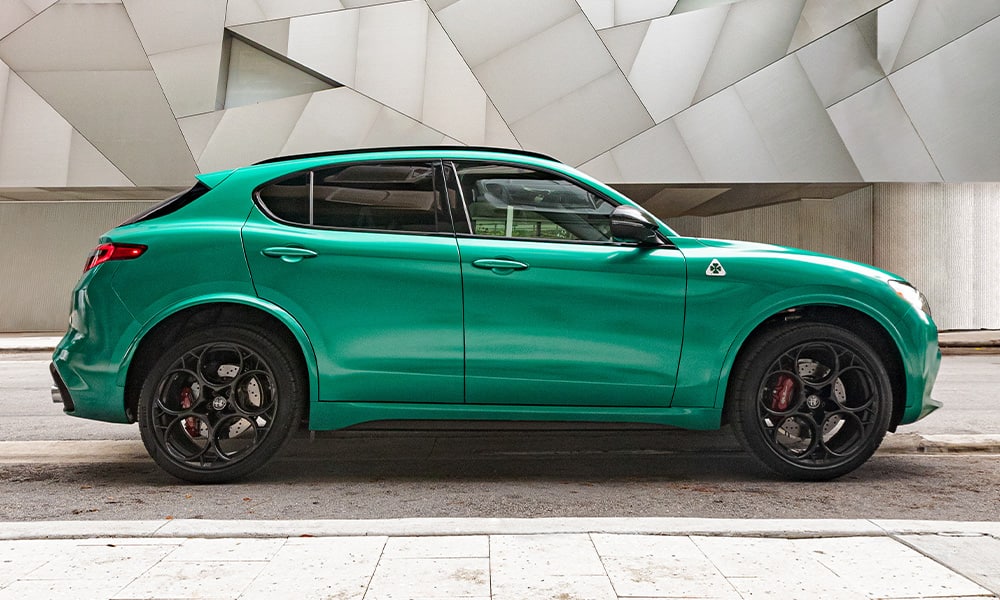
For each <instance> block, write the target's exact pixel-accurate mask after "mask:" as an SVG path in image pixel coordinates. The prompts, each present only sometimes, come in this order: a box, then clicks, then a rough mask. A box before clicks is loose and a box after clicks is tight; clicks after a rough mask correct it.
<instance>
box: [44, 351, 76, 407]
mask: <svg viewBox="0 0 1000 600" xmlns="http://www.w3.org/2000/svg"><path fill="white" fill-rule="evenodd" d="M49 373H51V374H52V381H53V382H54V384H55V385H53V386H52V402H54V403H56V404H62V405H63V410H64V411H66V412H68V413H71V412H73V411H74V410H76V406H75V405H74V404H73V396H71V395H70V393H69V389H67V387H66V382H64V381H63V379H62V377H60V376H59V371H57V370H56V365H55V363H49Z"/></svg>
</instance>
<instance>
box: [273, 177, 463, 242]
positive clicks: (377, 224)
mask: <svg viewBox="0 0 1000 600" xmlns="http://www.w3.org/2000/svg"><path fill="white" fill-rule="evenodd" d="M435 171H436V169H435V167H434V165H433V164H426V163H419V164H411V163H363V164H351V165H339V166H336V167H329V168H323V169H316V170H315V171H311V172H307V173H302V174H298V175H295V176H293V177H291V178H286V179H283V180H278V181H275V182H273V183H271V184H268V185H267V186H264V187H263V188H261V189H260V192H259V197H260V201H261V203H263V204H264V206H265V208H267V210H268V211H270V212H271V213H272V214H273V215H274V216H275V217H277V218H278V219H281V220H283V221H289V222H291V223H296V224H301V225H310V226H313V227H324V228H333V229H362V230H375V231H399V232H429V233H435V232H445V233H451V230H452V229H451V218H450V216H449V214H448V208H447V207H446V206H445V205H444V204H443V203H442V202H441V194H440V193H439V187H440V186H439V185H437V184H436V180H437V179H438V178H437V176H436V173H435Z"/></svg>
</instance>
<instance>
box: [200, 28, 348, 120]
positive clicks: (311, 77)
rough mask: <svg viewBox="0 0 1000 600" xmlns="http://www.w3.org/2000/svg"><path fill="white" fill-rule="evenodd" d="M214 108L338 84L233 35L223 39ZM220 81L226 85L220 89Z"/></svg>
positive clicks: (322, 88)
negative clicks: (217, 91) (216, 97)
mask: <svg viewBox="0 0 1000 600" xmlns="http://www.w3.org/2000/svg"><path fill="white" fill-rule="evenodd" d="M224 48H225V51H224V52H223V58H222V61H223V64H222V75H220V76H219V83H218V87H219V99H218V104H217V108H234V107H237V106H246V105H247V104H256V103H258V102H267V101H268V100H277V99H278V98H286V97H289V96H299V95H301V94H308V93H312V92H318V91H320V90H326V89H330V88H334V87H340V84H339V83H337V82H336V81H334V80H332V79H327V78H324V77H322V76H320V75H318V74H315V73H312V72H309V71H308V70H307V69H304V68H302V66H301V65H297V64H294V63H292V62H291V61H289V60H288V59H286V58H285V57H283V56H276V55H274V54H271V53H268V52H264V51H261V50H260V49H258V48H257V47H256V46H254V45H252V44H249V43H247V42H244V41H243V40H241V39H239V38H238V37H236V36H235V35H233V36H231V37H230V38H229V39H227V40H226V42H225V44H224ZM223 85H224V86H225V89H223Z"/></svg>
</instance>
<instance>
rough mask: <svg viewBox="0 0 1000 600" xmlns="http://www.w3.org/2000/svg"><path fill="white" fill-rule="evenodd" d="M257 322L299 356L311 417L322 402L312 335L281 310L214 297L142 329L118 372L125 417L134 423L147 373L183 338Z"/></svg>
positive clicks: (182, 307)
mask: <svg viewBox="0 0 1000 600" xmlns="http://www.w3.org/2000/svg"><path fill="white" fill-rule="evenodd" d="M225 323H230V324H253V325H258V326H261V327H264V328H266V329H268V330H269V331H273V332H275V334H276V335H277V336H278V337H279V338H280V339H281V340H282V341H283V342H284V343H286V344H287V345H288V347H289V348H290V349H291V350H292V351H294V352H296V353H297V355H298V358H300V359H301V364H302V367H303V370H304V372H303V373H302V374H303V375H305V376H306V377H307V379H308V390H309V392H308V393H309V396H308V398H309V401H308V402H307V403H306V406H304V407H303V411H304V412H303V415H304V417H306V418H308V415H309V407H310V406H311V405H312V403H313V402H315V401H316V399H317V398H318V389H317V381H318V378H317V366H316V354H315V351H314V350H313V347H312V344H311V343H310V341H309V338H308V336H307V335H306V333H305V331H303V329H302V327H301V326H300V325H299V324H298V322H297V321H296V320H295V319H294V318H292V316H291V315H289V314H288V313H287V312H285V311H284V310H282V309H281V308H280V307H278V306H275V305H272V304H270V303H267V302H263V301H261V300H260V299H259V298H249V297H240V296H236V297H213V298H203V299H198V300H191V301H188V302H185V303H183V304H180V305H177V306H174V307H171V308H170V309H168V310H164V311H162V312H161V313H160V314H158V315H157V316H156V317H155V318H153V319H151V320H150V321H149V322H147V323H146V324H145V326H143V328H142V330H141V331H140V333H139V334H138V335H137V336H136V338H135V340H134V341H133V342H132V345H131V346H130V347H129V350H128V353H127V354H126V357H125V360H124V361H123V362H122V367H121V369H120V371H119V375H118V377H119V384H120V385H123V386H124V403H125V413H126V415H127V416H128V419H129V422H134V421H135V419H136V414H137V413H136V408H137V406H138V402H139V391H140V388H141V387H142V381H143V380H142V373H143V372H145V371H146V370H147V369H148V368H149V367H150V366H151V365H152V362H153V361H154V360H155V359H156V357H157V356H158V353H159V352H161V351H163V350H165V349H166V348H167V347H168V346H170V345H171V344H173V343H174V341H175V340H177V339H178V337H179V336H180V335H182V334H183V333H185V332H187V331H191V330H192V329H195V328H197V327H200V326H204V325H206V324H212V325H217V324H225Z"/></svg>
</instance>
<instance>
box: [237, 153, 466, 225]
mask: <svg viewBox="0 0 1000 600" xmlns="http://www.w3.org/2000/svg"><path fill="white" fill-rule="evenodd" d="M393 163H398V164H410V165H416V164H420V165H429V166H430V167H431V169H433V171H434V175H433V181H434V193H435V195H436V196H437V201H438V202H443V203H444V206H445V210H446V211H447V213H448V223H449V224H450V225H451V231H450V232H448V231H400V230H397V229H368V228H360V227H331V226H327V225H316V224H315V222H314V221H315V215H314V213H313V206H314V205H313V201H314V198H313V193H314V192H313V190H314V183H315V181H314V179H315V172H316V171H319V170H322V169H328V168H338V167H350V166H353V165H372V164H374V165H383V164H393ZM305 173H308V174H309V223H296V222H295V221H288V220H286V219H282V218H281V217H279V216H278V215H276V214H274V212H272V211H271V209H269V208H268V207H267V203H266V202H264V200H263V199H262V198H261V197H260V192H261V190H262V189H264V188H265V187H267V186H269V185H271V184H274V183H277V182H280V181H283V180H285V179H291V178H293V177H296V176H300V175H302V174H305ZM443 181H444V178H443V167H442V160H441V159H440V158H429V159H426V158H425V159H420V158H411V159H405V158H397V159H393V160H385V159H371V160H351V161H345V162H333V163H329V164H323V165H316V166H313V167H309V168H307V169H300V170H298V171H292V172H290V173H285V174H284V175H281V176H279V177H275V178H273V179H269V180H268V181H265V182H263V183H261V184H259V185H257V186H256V187H255V188H254V189H253V191H252V192H251V197H252V199H253V203H254V206H256V207H257V209H258V210H260V212H261V213H262V214H263V215H264V216H265V217H266V218H268V219H270V220H271V221H274V222H276V223H280V224H282V225H287V226H289V227H296V228H299V229H313V230H317V231H345V232H358V233H383V234H387V235H418V236H433V237H450V238H453V237H455V217H454V215H453V214H452V211H451V203H449V202H447V201H446V198H445V197H443V196H442V190H441V189H440V188H439V184H440V183H442V182H443ZM459 192H460V193H461V190H460V191H459Z"/></svg>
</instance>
